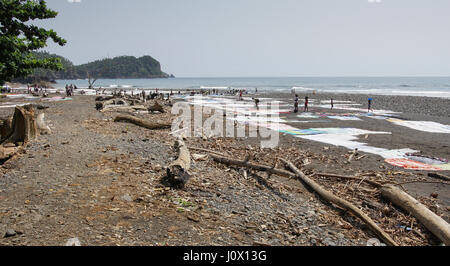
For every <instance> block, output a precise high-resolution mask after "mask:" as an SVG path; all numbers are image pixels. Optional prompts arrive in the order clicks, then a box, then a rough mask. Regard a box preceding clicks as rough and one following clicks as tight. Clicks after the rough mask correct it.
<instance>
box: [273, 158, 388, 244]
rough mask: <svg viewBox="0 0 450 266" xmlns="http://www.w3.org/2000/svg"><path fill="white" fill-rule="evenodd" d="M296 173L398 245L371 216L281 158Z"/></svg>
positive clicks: (333, 201) (323, 194)
mask: <svg viewBox="0 0 450 266" xmlns="http://www.w3.org/2000/svg"><path fill="white" fill-rule="evenodd" d="M281 161H283V162H284V163H285V164H286V165H287V166H288V167H289V168H290V169H291V170H292V171H293V172H294V173H296V174H297V177H298V178H300V179H301V180H302V181H303V182H304V183H306V184H307V185H308V186H309V187H310V188H312V189H313V190H314V191H315V192H316V193H317V194H319V195H320V196H321V197H322V198H324V199H326V200H327V201H329V202H331V203H333V204H336V205H337V206H339V207H341V208H343V209H345V210H347V211H349V212H351V213H352V214H353V215H355V216H356V217H358V218H359V219H361V220H362V221H363V222H364V223H365V224H366V225H367V226H368V227H369V228H370V229H371V230H372V232H374V233H375V234H376V235H377V236H378V237H380V238H381V239H382V240H383V241H384V242H385V243H386V244H388V245H391V246H397V243H395V241H394V240H393V239H392V238H391V237H390V236H389V235H388V234H387V233H386V232H384V231H383V229H381V228H380V227H379V226H378V225H377V224H376V223H375V222H374V221H373V220H372V219H371V218H370V217H369V216H367V215H366V214H365V213H364V212H362V211H361V210H360V209H358V208H357V207H356V206H355V205H353V204H352V203H350V202H348V201H346V200H344V199H341V198H339V197H337V196H335V195H334V194H333V193H331V192H329V191H327V190H325V189H324V188H323V187H322V186H320V185H319V184H318V183H316V182H315V181H313V180H312V179H310V178H309V177H307V176H306V175H305V174H304V173H303V172H302V171H300V170H299V169H298V168H297V167H295V165H294V164H292V163H291V162H289V161H286V160H284V159H281Z"/></svg>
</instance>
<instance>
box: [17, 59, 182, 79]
mask: <svg viewBox="0 0 450 266" xmlns="http://www.w3.org/2000/svg"><path fill="white" fill-rule="evenodd" d="M35 56H36V57H37V58H50V57H57V58H59V59H60V60H61V63H62V65H63V70H60V71H53V70H46V69H36V70H35V71H34V73H33V74H32V75H29V76H27V77H24V78H19V79H16V80H15V81H16V82H23V83H33V82H36V81H54V80H57V79H86V78H88V73H89V74H90V75H91V76H92V77H95V78H108V79H128V78H169V77H173V75H168V74H166V73H164V72H162V71H161V64H160V63H159V62H158V61H157V60H156V59H154V58H152V57H151V56H142V57H140V58H136V57H134V56H119V57H115V58H107V59H102V60H97V61H94V62H90V63H87V64H82V65H78V66H76V65H74V64H73V63H72V62H71V61H70V60H68V59H67V58H64V57H62V56H59V55H55V54H50V53H48V52H36V53H35Z"/></svg>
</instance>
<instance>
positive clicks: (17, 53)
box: [0, 0, 66, 85]
mask: <svg viewBox="0 0 450 266" xmlns="http://www.w3.org/2000/svg"><path fill="white" fill-rule="evenodd" d="M57 15H58V12H56V11H53V10H51V9H49V8H48V7H47V4H46V2H45V1H43V0H41V1H37V0H0V85H1V84H3V83H4V82H6V81H10V80H11V79H13V78H17V77H23V76H27V75H29V74H31V73H33V69H36V68H41V69H53V70H59V69H61V68H62V64H61V60H60V59H59V58H56V57H48V58H37V57H36V56H35V55H34V53H32V52H33V51H36V50H39V49H41V48H44V47H45V46H46V45H47V41H48V39H51V40H53V41H54V42H55V43H57V44H59V45H61V46H63V45H65V44H66V40H64V39H63V38H61V37H59V36H58V35H57V33H56V32H55V31H53V30H46V29H44V28H40V27H37V26H35V25H32V24H31V23H30V21H34V20H37V19H50V18H55V17H56V16H57Z"/></svg>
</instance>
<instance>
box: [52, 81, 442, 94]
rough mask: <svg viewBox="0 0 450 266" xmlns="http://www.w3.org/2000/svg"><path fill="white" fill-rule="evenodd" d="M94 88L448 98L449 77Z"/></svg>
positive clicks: (121, 84)
mask: <svg viewBox="0 0 450 266" xmlns="http://www.w3.org/2000/svg"><path fill="white" fill-rule="evenodd" d="M66 84H74V85H76V86H77V87H78V88H87V87H88V81H87V80H57V84H56V86H55V87H56V88H64V87H65V85H66ZM94 87H95V88H102V89H105V88H106V89H108V88H119V89H124V90H134V89H136V90H137V89H156V88H158V89H173V90H177V89H200V88H205V89H208V88H216V89H247V90H256V89H257V90H258V92H291V91H292V90H293V89H295V91H296V92H299V93H301V92H313V91H315V92H317V93H320V92H325V93H350V94H369V95H370V94H373V95H407V96H426V97H440V98H449V99H450V77H249V78H245V77H237V78H232V77H230V78H194V77H188V78H183V77H180V78H169V79H99V80H97V81H96V82H95V84H94Z"/></svg>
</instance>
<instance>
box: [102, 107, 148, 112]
mask: <svg viewBox="0 0 450 266" xmlns="http://www.w3.org/2000/svg"><path fill="white" fill-rule="evenodd" d="M135 111H147V108H145V107H144V106H143V105H131V106H122V105H107V106H105V107H104V108H103V109H101V110H100V112H102V113H103V112H130V113H133V112H135Z"/></svg>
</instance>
